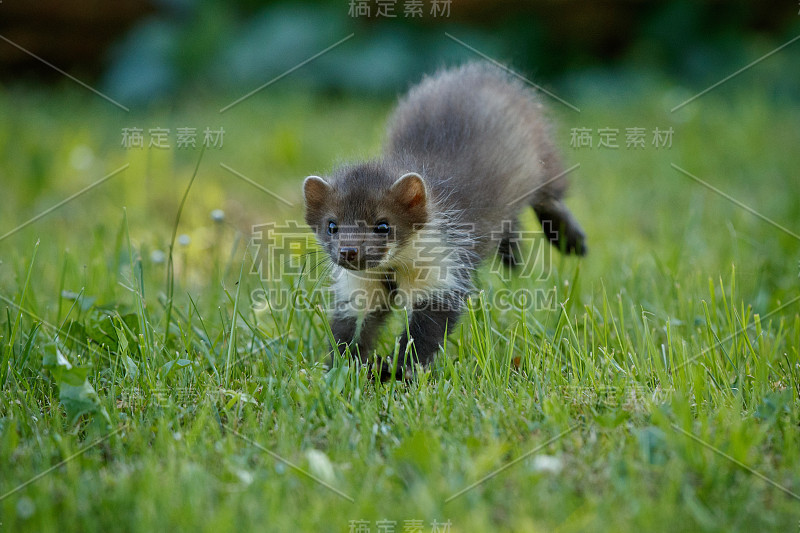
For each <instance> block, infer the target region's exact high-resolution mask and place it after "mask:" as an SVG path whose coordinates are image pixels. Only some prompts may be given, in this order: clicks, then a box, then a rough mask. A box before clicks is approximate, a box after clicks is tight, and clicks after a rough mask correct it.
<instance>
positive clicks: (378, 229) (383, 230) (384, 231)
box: [375, 220, 391, 235]
mask: <svg viewBox="0 0 800 533" xmlns="http://www.w3.org/2000/svg"><path fill="white" fill-rule="evenodd" d="M389 231H391V227H390V226H389V223H388V222H386V221H385V220H381V221H380V222H378V223H377V224H375V233H379V234H381V235H389Z"/></svg>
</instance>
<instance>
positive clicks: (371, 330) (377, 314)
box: [329, 308, 389, 367]
mask: <svg viewBox="0 0 800 533" xmlns="http://www.w3.org/2000/svg"><path fill="white" fill-rule="evenodd" d="M387 316H389V309H384V308H380V309H376V310H374V311H371V312H369V313H367V315H366V316H365V317H364V321H363V323H362V325H361V331H360V332H359V331H358V318H357V315H355V314H349V313H343V312H337V313H334V315H333V317H332V318H331V331H332V332H333V338H334V339H335V341H336V348H337V349H336V350H335V351H334V355H336V353H339V354H341V355H344V353H345V349H346V348H347V347H348V346H349V347H350V354H351V355H353V356H354V357H358V358H359V360H360V361H361V362H362V363H365V362H367V361H369V358H370V355H371V351H372V347H373V345H374V344H375V337H376V336H377V333H378V330H379V329H380V327H381V325H382V324H383V323H384V322H385V321H386V317H387ZM332 363H333V361H331V365H329V366H331V367H332V366H333V365H332Z"/></svg>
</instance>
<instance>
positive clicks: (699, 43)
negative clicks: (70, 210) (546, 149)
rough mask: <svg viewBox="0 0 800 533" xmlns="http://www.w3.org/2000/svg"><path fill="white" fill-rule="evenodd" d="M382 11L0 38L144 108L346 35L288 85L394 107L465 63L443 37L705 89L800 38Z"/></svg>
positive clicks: (544, 15) (166, 5) (93, 9)
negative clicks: (382, 99)
mask: <svg viewBox="0 0 800 533" xmlns="http://www.w3.org/2000/svg"><path fill="white" fill-rule="evenodd" d="M416 1H418V0H416ZM384 5H388V6H390V7H391V10H390V9H389V8H385V7H381V5H380V2H377V1H376V0H370V1H369V2H364V1H362V0H358V1H356V0H353V1H351V0H324V1H316V2H286V1H281V2H263V1H256V0H235V1H228V2H224V1H219V0H160V1H142V0H120V1H118V2H103V1H102V0H78V1H75V2H70V3H69V4H64V3H62V2H59V1H57V0H46V1H43V2H36V3H17V2H5V3H4V4H3V5H2V11H3V13H2V15H3V16H2V17H0V34H2V35H4V36H5V37H7V38H8V39H10V40H12V41H14V42H16V43H18V44H19V45H20V46H23V47H25V48H27V49H28V50H30V51H31V52H33V53H36V54H38V55H40V56H41V57H43V58H45V59H47V60H48V61H50V62H52V63H53V64H55V65H56V66H59V67H61V68H62V69H64V70H67V71H68V72H70V73H71V74H73V75H75V76H77V77H79V78H80V79H82V80H84V81H86V82H89V83H92V84H98V85H99V88H100V89H101V90H102V91H104V92H106V93H108V94H109V96H111V97H112V98H115V99H118V100H121V101H124V102H126V105H128V104H130V105H142V104H147V103H152V102H154V101H157V100H160V99H164V98H168V97H171V96H174V95H176V94H181V92H182V91H190V92H187V93H184V94H193V95H197V93H198V92H200V93H203V92H209V91H218V90H226V89H229V90H230V89H239V88H241V87H249V86H251V85H252V84H260V83H263V82H265V81H267V79H269V77H270V76H272V75H277V74H278V73H281V72H283V71H285V70H287V69H289V68H291V67H293V66H295V65H296V64H297V63H299V62H300V61H303V60H304V59H306V58H308V57H310V56H312V55H314V54H316V53H318V52H319V51H320V50H323V49H324V48H326V47H328V46H329V45H331V44H333V43H334V42H336V41H338V40H340V39H342V38H343V37H345V36H347V35H349V34H350V33H355V36H354V38H353V39H352V40H351V41H349V42H347V43H346V44H345V45H343V46H341V47H339V48H338V49H337V50H336V53H331V54H326V55H325V56H323V57H321V58H319V59H318V60H316V61H315V62H314V66H313V68H304V69H300V70H298V72H296V73H295V74H294V75H293V76H292V77H291V79H289V80H286V82H287V83H289V84H297V85H299V86H302V87H303V88H304V89H308V88H314V89H317V90H320V91H326V92H360V93H369V94H387V95H391V94H394V93H395V92H397V91H402V90H403V89H405V88H406V87H407V85H408V84H409V82H410V81H411V80H415V79H417V78H418V77H419V76H420V75H421V73H423V72H428V71H430V70H431V69H433V68H435V67H437V66H441V65H443V64H450V63H452V62H454V61H459V60H463V59H464V58H465V57H469V55H470V52H469V51H467V50H465V49H464V48H463V47H462V46H460V45H459V44H457V43H456V42H454V41H452V40H450V39H448V38H446V37H445V35H444V33H445V32H448V33H450V34H452V35H454V36H456V37H458V38H459V39H461V40H463V41H464V42H466V43H469V44H470V45H471V46H473V47H475V48H476V49H478V50H480V51H482V52H483V53H485V54H488V55H490V56H492V57H493V58H496V59H498V60H500V61H502V62H508V63H509V64H511V65H514V66H515V67H517V68H519V69H521V70H522V71H523V72H525V73H527V74H529V75H530V76H532V77H534V78H536V79H544V80H547V82H548V83H558V82H561V81H563V80H564V79H570V80H575V79H577V80H578V81H579V80H581V79H583V78H585V76H587V75H591V74H595V75H596V74H597V72H596V70H597V69H598V68H600V69H604V70H608V69H616V70H620V69H621V70H634V71H636V72H638V73H642V72H652V73H657V74H658V75H661V76H667V77H670V78H675V79H679V80H682V81H684V82H685V83H687V84H690V85H692V86H703V85H704V84H705V85H710V84H711V83H714V82H716V81H717V80H719V79H721V78H722V77H723V76H726V75H728V74H729V73H730V72H732V71H733V70H735V69H737V68H739V67H741V66H743V65H745V64H746V63H748V62H749V61H750V60H751V59H753V57H754V55H758V53H759V52H766V51H768V50H769V49H770V47H774V46H777V45H779V44H781V43H783V42H785V41H787V40H788V39H790V38H792V37H794V36H795V35H797V34H798V33H800V16H798V9H800V7H799V6H798V5H797V4H796V2H777V3H773V2H758V1H744V0H739V1H719V0H700V1H691V0H679V1H663V0H662V1H649V2H642V1H635V0H618V1H607V2H580V1H576V0H561V1H558V0H539V1H521V0H516V1H514V0H512V1H483V0H454V1H452V2H447V1H443V0H424V1H421V2H418V4H415V0H405V1H404V0H397V1H395V2H392V1H391V0H389V1H388V2H384ZM416 5H418V6H419V7H418V8H417V9H416V10H415V9H412V7H410V6H416ZM360 6H366V7H365V8H362V9H366V10H367V11H360V10H359V8H360ZM437 7H438V9H437ZM434 11H435V12H434ZM367 13H368V14H367ZM357 15H358V16H357ZM391 15H393V18H392V17H391ZM798 49H800V48H799V47H795V48H794V49H791V50H786V51H785V52H784V53H783V54H782V56H783V60H784V62H783V63H782V64H785V65H787V66H788V65H796V64H797V59H798V57H800V52H798ZM0 65H2V67H3V71H4V73H5V74H6V75H5V76H4V80H3V81H4V83H13V82H14V80H16V79H18V77H19V76H22V77H23V78H27V79H30V78H34V79H39V80H45V81H50V82H55V81H58V80H59V79H60V74H58V73H57V72H55V71H53V70H51V69H48V68H46V67H45V66H43V65H42V64H41V63H39V62H38V61H36V60H35V59H33V58H31V57H30V56H28V55H26V54H24V53H23V52H21V51H19V50H17V49H15V48H13V47H12V46H10V45H8V44H3V46H0ZM766 81H769V82H770V85H772V88H771V89H772V90H773V91H775V92H789V91H791V90H792V89H793V88H794V87H796V84H795V83H794V82H796V79H794V80H789V79H786V78H784V77H781V76H773V77H770V78H768V80H766ZM794 94H795V96H796V91H795V92H794Z"/></svg>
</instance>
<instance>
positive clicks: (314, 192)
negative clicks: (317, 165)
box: [303, 176, 331, 211]
mask: <svg viewBox="0 0 800 533" xmlns="http://www.w3.org/2000/svg"><path fill="white" fill-rule="evenodd" d="M330 192H331V186H330V184H328V182H327V181H325V180H324V179H322V178H320V177H319V176H309V177H307V178H306V180H305V181H304V182H303V196H304V197H305V199H306V210H311V211H314V210H317V209H319V208H320V207H321V206H322V204H324V203H325V200H326V199H327V197H328V194H330Z"/></svg>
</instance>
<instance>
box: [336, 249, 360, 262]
mask: <svg viewBox="0 0 800 533" xmlns="http://www.w3.org/2000/svg"><path fill="white" fill-rule="evenodd" d="M339 259H340V260H341V261H345V262H347V263H355V262H356V260H357V259H358V248H353V247H350V246H343V247H341V248H339Z"/></svg>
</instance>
